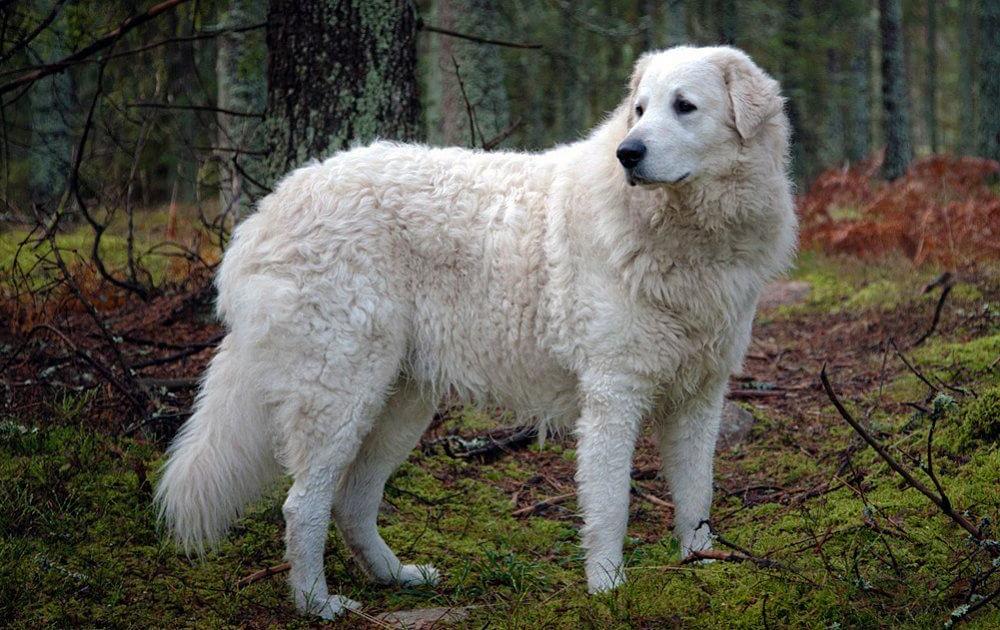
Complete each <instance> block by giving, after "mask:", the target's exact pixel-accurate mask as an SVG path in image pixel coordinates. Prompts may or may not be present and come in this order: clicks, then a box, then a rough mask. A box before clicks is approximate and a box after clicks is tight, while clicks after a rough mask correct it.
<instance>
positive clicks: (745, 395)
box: [729, 389, 788, 400]
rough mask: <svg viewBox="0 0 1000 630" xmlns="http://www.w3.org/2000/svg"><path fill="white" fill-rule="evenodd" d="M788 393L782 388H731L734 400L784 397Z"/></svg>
mask: <svg viewBox="0 0 1000 630" xmlns="http://www.w3.org/2000/svg"><path fill="white" fill-rule="evenodd" d="M787 395H788V393H787V392H786V391H784V390H782V389H734V390H730V392H729V398H730V399H732V400H750V399H753V398H783V397H785V396H787Z"/></svg>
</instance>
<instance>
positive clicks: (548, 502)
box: [511, 490, 576, 518]
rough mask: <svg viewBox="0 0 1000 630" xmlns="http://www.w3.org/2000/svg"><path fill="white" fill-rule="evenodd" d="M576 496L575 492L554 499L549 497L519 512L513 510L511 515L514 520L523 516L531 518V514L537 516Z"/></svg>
mask: <svg viewBox="0 0 1000 630" xmlns="http://www.w3.org/2000/svg"><path fill="white" fill-rule="evenodd" d="M575 496H576V491H575V490H574V491H573V492H567V493H566V494H560V495H557V496H554V497H549V498H548V499H543V500H541V501H539V502H538V503H535V504H533V505H529V506H528V507H523V508H521V509H520V510H514V512H513V513H512V514H511V516H513V517H514V518H521V517H524V516H531V515H532V514H537V513H538V512H541V511H542V510H544V509H545V508H548V507H552V506H553V505H559V504H560V503H565V502H566V501H568V500H569V499H572V498H573V497H575Z"/></svg>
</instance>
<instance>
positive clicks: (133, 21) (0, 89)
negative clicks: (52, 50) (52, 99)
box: [0, 0, 187, 95]
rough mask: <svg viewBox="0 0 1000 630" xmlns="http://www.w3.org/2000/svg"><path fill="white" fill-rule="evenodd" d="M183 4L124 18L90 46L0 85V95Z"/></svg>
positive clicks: (173, 0)
mask: <svg viewBox="0 0 1000 630" xmlns="http://www.w3.org/2000/svg"><path fill="white" fill-rule="evenodd" d="M185 2H187V0H164V2H161V3H159V4H156V5H153V6H152V7H150V8H149V10H147V11H146V12H145V13H139V14H136V15H133V16H130V17H128V18H126V19H125V20H124V21H123V22H122V23H121V24H119V25H118V28H116V29H114V30H113V31H111V32H110V33H108V34H107V35H105V36H104V37H101V38H99V39H97V40H95V41H93V42H91V43H90V45H88V46H85V47H83V48H81V49H80V50H78V51H76V52H75V53H73V54H71V55H69V56H67V57H64V58H63V59H60V60H59V61H56V62H54V63H50V64H46V65H44V66H41V67H39V68H36V69H35V70H32V71H31V72H27V73H25V74H23V75H21V76H20V77H18V78H16V79H14V80H13V81H11V82H9V83H5V84H4V85H0V95H3V94H6V93H7V92H11V91H13V90H16V89H18V88H20V87H23V86H27V85H30V84H32V83H34V82H35V81H37V80H39V79H42V78H44V77H47V76H49V75H51V74H56V73H58V72H62V71H63V70H65V69H66V68H68V67H70V66H72V65H73V64H75V63H78V62H80V61H82V60H84V59H86V58H88V57H90V56H91V55H93V54H94V53H96V52H97V51H99V50H104V49H105V48H107V47H108V46H111V45H112V44H114V43H115V42H117V41H118V40H119V39H121V38H122V36H124V35H125V34H126V33H128V32H129V31H131V30H132V29H134V28H136V27H138V26H141V25H143V24H145V23H146V22H148V21H150V20H152V19H153V18H155V17H157V16H158V15H161V14H163V13H166V12H167V11H170V10H172V9H174V8H175V7H177V6H178V5H180V4H183V3H185Z"/></svg>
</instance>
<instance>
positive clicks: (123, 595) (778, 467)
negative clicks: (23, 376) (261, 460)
mask: <svg viewBox="0 0 1000 630" xmlns="http://www.w3.org/2000/svg"><path fill="white" fill-rule="evenodd" d="M825 264H828V263H825V262H821V261H812V262H809V261H807V262H806V265H804V266H803V267H800V272H799V273H800V274H807V275H808V274H813V275H812V276H810V277H812V278H814V279H815V278H816V277H819V276H820V275H823V274H826V275H827V276H829V277H833V274H831V273H830V272H828V271H825V270H824V267H823V266H824V265H825ZM807 265H813V266H814V267H813V268H812V270H811V271H808V272H806V271H803V269H808V268H809V267H807ZM931 275H933V274H931ZM800 277H803V276H802V275H800ZM873 277H874V276H873ZM873 281H877V279H875V280H873ZM921 281H924V279H921ZM834 284H835V282H834ZM910 284H913V285H914V286H915V285H916V284H919V282H911V283H910ZM838 290H839V289H838ZM822 291H826V289H823V290H822ZM835 293H836V291H834V290H830V291H829V292H828V293H822V292H821V293H820V297H819V298H816V299H822V300H827V301H826V302H825V304H826V305H827V307H831V308H837V307H842V306H843V299H840V298H838V299H840V301H835V300H834V299H833V297H830V296H833V295H834V294H835ZM839 295H841V298H843V297H844V296H847V295H848V293H847V292H843V293H841V294H839ZM900 295H902V296H903V297H902V298H901V299H904V300H910V299H911V297H909V296H911V295H912V293H911V292H909V291H908V290H907V291H903V292H901V293H900ZM823 296H826V297H823ZM972 299H974V298H972ZM818 304H819V303H817V304H813V305H811V306H809V308H820V306H819V305H818ZM995 306H996V305H993V307H994V308H995ZM982 307H983V304H982V303H980V304H978V305H974V306H969V308H970V309H972V308H982ZM986 307H987V308H989V307H990V305H989V304H987V305H986ZM970 312H971V311H970ZM793 315H794V313H792V312H789V313H788V316H790V317H791V316H793ZM990 321H992V322H993V324H990V325H989V326H987V327H986V330H985V331H984V330H983V329H981V328H980V329H977V331H978V332H977V336H970V337H969V338H963V337H962V336H961V334H954V335H950V336H947V337H944V338H942V337H940V336H935V337H932V338H931V339H929V340H928V341H927V342H926V343H925V344H924V345H922V346H921V347H919V348H918V349H915V350H913V351H910V352H909V353H908V355H909V357H910V358H911V359H912V361H913V362H914V364H915V366H916V367H917V368H918V369H919V370H920V371H921V373H922V374H923V376H924V377H925V378H926V379H928V380H929V381H930V382H931V384H932V385H933V388H932V387H928V386H927V385H926V384H925V383H923V381H921V380H920V379H919V378H917V377H916V376H914V375H913V374H910V373H909V372H908V371H904V372H902V373H901V374H900V375H899V376H896V377H894V378H892V379H890V382H888V383H887V384H886V386H885V387H884V388H883V389H882V392H881V394H879V392H878V391H874V390H873V391H869V392H864V393H862V394H856V393H855V394H853V395H847V394H845V395H844V403H845V404H846V405H847V407H848V409H850V410H851V412H852V413H853V414H854V415H855V417H857V418H858V419H860V420H861V421H862V422H863V423H864V424H865V425H866V426H867V427H869V430H870V431H871V432H872V433H873V434H874V435H876V436H877V438H878V439H879V440H880V441H882V442H883V443H884V444H887V445H888V446H889V448H890V452H891V453H893V455H894V456H895V457H896V458H897V459H898V460H899V461H900V462H902V463H903V464H904V465H906V466H907V467H908V468H909V469H911V470H913V471H914V474H915V475H916V476H917V477H918V478H919V479H921V480H922V481H923V482H924V483H925V484H927V485H928V486H932V481H931V480H930V478H929V477H928V475H927V474H926V473H925V472H923V471H921V470H920V467H919V465H918V463H919V464H920V465H924V464H926V449H927V437H928V432H929V431H930V430H931V427H932V425H933V427H934V431H935V434H934V440H933V443H932V446H931V450H932V454H933V459H934V470H935V472H936V474H937V476H938V478H939V480H940V482H941V484H942V485H943V487H944V488H945V489H946V491H947V493H948V496H949V498H950V500H951V501H952V503H953V504H954V505H955V506H956V508H957V509H958V510H960V511H962V512H963V513H965V514H966V516H967V518H968V519H969V520H970V521H972V522H974V523H975V524H977V525H978V526H980V527H982V528H983V531H984V532H986V533H987V535H988V536H990V537H993V538H996V537H997V536H998V534H997V533H996V529H995V526H994V525H992V523H996V522H997V521H998V519H1000V446H998V437H1000V365H998V361H997V357H1000V326H998V325H997V322H998V319H996V318H994V319H992V320H990ZM836 382H838V381H835V383H836ZM903 403H913V404H914V405H915V406H907V405H904V404H903ZM87 404H88V402H87V401H86V400H78V399H69V400H66V399H60V400H56V401H54V402H53V403H52V405H50V412H51V413H48V414H47V417H46V418H45V419H38V420H37V421H31V422H29V421H28V420H24V419H19V418H0V618H3V619H4V620H5V622H6V623H8V624H10V625H11V626H13V627H20V628H35V627H70V626H79V625H86V626H99V627H170V626H176V627H204V628H215V627H243V626H252V627H264V626H282V627H293V628H295V627H315V626H316V624H317V623H318V621H317V620H315V619H304V618H301V617H299V616H297V615H296V613H295V611H294V609H293V607H292V606H291V604H290V602H289V600H288V597H287V593H286V588H285V581H284V579H283V576H272V577H268V578H265V579H261V580H259V581H256V582H254V583H253V584H250V585H248V586H245V587H241V588H240V587H237V582H238V580H239V579H240V578H241V577H244V576H247V575H249V574H251V573H253V572H255V571H258V570H260V569H262V568H265V567H268V566H272V565H276V564H278V563H280V562H281V560H282V549H283V545H282V531H283V528H282V518H281V510H280V505H281V495H282V490H284V489H285V488H286V487H287V485H285V486H282V487H281V488H277V489H276V490H275V491H274V492H273V493H272V494H271V495H270V496H269V497H267V498H265V499H264V500H262V501H260V502H259V503H258V504H257V505H255V506H254V507H253V509H252V510H250V512H249V513H248V514H247V516H245V517H244V518H243V519H241V520H240V521H239V523H238V524H237V525H236V527H234V529H233V531H232V532H231V534H230V536H229V537H228V538H227V539H226V541H225V542H224V543H223V544H222V545H221V547H220V549H218V550H217V551H215V552H213V553H212V554H210V555H209V556H207V557H206V558H204V559H202V560H200V561H196V560H189V559H187V558H185V557H184V556H183V555H181V554H179V553H178V552H177V551H176V550H175V549H174V548H173V547H172V546H171V545H170V544H169V543H167V542H165V541H164V540H163V538H162V536H160V535H159V534H158V532H157V530H156V527H155V522H154V514H153V513H152V508H151V496H150V493H151V490H150V488H151V483H152V482H153V481H155V478H156V474H157V473H156V471H157V469H158V466H159V465H160V464H161V463H162V458H163V454H162V450H161V449H160V447H159V446H157V445H155V444H152V443H147V442H144V441H141V440H133V439H127V438H118V437H111V436H107V435H102V434H98V433H95V432H93V431H92V430H87V429H85V428H82V427H81V426H80V425H81V423H82V422H83V420H84V418H85V417H86V414H87ZM917 408H921V409H923V411H920V410H918V409H917ZM802 412H803V414H806V415H810V414H811V417H818V418H819V420H818V421H817V422H814V423H812V424H810V425H809V426H808V427H805V426H803V425H802V421H801V420H798V419H794V418H788V417H784V416H783V415H781V414H778V413H777V412H772V411H768V412H764V411H761V410H760V409H757V410H756V411H755V416H756V418H757V421H756V423H755V425H754V427H753V429H752V431H751V434H750V436H749V438H748V439H747V441H746V442H745V443H743V444H740V445H739V446H737V447H735V448H734V449H731V450H729V451H725V452H723V453H722V454H720V456H719V464H718V470H719V472H718V474H717V482H718V484H719V486H720V487H721V488H726V489H728V490H729V491H733V492H731V493H727V492H722V491H720V492H717V493H716V500H715V504H714V507H713V515H714V516H713V518H714V521H715V524H714V526H715V528H716V531H717V532H718V533H719V534H720V535H721V536H722V537H724V538H725V539H726V541H728V542H731V543H733V544H735V545H737V546H739V547H740V548H741V549H743V550H745V551H747V552H749V553H750V554H752V555H753V556H754V557H756V558H757V559H758V561H756V562H754V561H744V562H715V563H711V564H700V565H699V564H696V565H682V564H680V563H679V557H678V547H677V544H676V541H674V540H673V539H672V537H671V536H670V535H669V532H668V531H667V530H666V523H668V522H669V516H668V515H667V514H663V513H662V512H657V511H656V509H659V508H656V509H653V508H650V506H649V504H647V503H642V502H641V501H639V499H638V498H635V497H634V498H633V501H632V511H633V522H632V524H631V525H630V534H631V535H632V536H633V537H630V538H629V539H628V541H627V544H626V552H627V555H628V568H627V576H628V582H627V583H626V584H625V585H624V586H623V587H622V588H620V589H618V590H616V591H614V592H612V593H607V594H601V595H596V596H591V595H588V594H587V593H586V583H585V580H584V577H583V562H582V554H581V551H580V548H579V536H578V528H579V525H580V522H579V520H578V519H576V518H566V515H567V514H570V515H571V514H572V513H573V512H575V510H576V504H575V503H574V502H573V501H572V500H569V501H567V502H565V503H564V504H562V505H561V506H560V507H561V508H563V509H561V510H558V511H557V510H553V511H550V512H543V513H541V514H539V515H537V516H532V517H529V518H515V517H514V516H513V514H512V512H513V509H514V508H513V507H512V503H511V494H512V488H518V487H526V486H527V484H529V482H530V480H531V479H532V478H534V476H535V475H536V474H537V473H538V472H539V470H538V469H537V468H535V467H532V465H531V463H530V462H531V459H532V458H520V457H519V458H513V457H503V458H500V459H498V460H497V461H495V462H491V463H488V464H474V463H469V462H466V461H464V460H459V459H454V458H452V457H450V456H448V455H446V454H444V453H438V454H434V455H427V454H422V453H421V452H419V451H415V452H414V453H413V455H412V456H411V458H410V461H409V462H408V463H406V464H405V465H404V466H403V467H402V468H401V469H400V470H399V471H398V472H397V473H396V474H395V475H394V477H393V478H392V479H391V481H390V483H389V487H388V488H387V492H386V499H385V502H384V505H383V510H382V514H381V517H380V525H381V531H382V534H383V536H384V537H385V539H386V540H387V542H388V543H389V545H390V546H391V547H393V548H394V549H395V550H396V551H397V553H398V554H399V556H400V557H401V558H402V559H403V560H404V561H405V562H418V563H432V564H434V565H435V566H436V567H437V568H438V569H439V570H440V571H441V573H442V575H443V581H442V582H441V584H439V585H437V586H435V587H420V588H399V587H387V586H379V585H375V584H372V583H371V582H369V581H368V580H366V579H365V578H364V576H363V575H362V574H361V573H360V572H359V570H358V569H357V568H356V567H355V566H354V565H353V563H352V561H351V560H350V558H349V556H348V553H347V552H346V551H345V549H344V547H343V545H342V544H341V543H340V541H339V539H338V535H337V534H336V531H335V529H333V528H331V532H330V540H329V542H328V547H327V560H326V570H327V576H328V580H329V584H330V588H331V591H333V592H338V593H341V594H344V595H347V596H348V597H351V598H353V599H355V600H358V601H360V602H362V603H363V604H364V612H365V614H368V615H377V614H379V613H383V612H387V611H397V610H406V609H412V608H425V607H457V608H468V609H469V610H468V615H469V616H468V618H467V619H465V620H464V621H462V622H460V624H459V627H490V628H574V629H575V628H660V627H674V626H682V627H700V628H718V627H736V628H756V627H810V628H817V627H818V628H849V627H913V628H923V627H941V626H942V625H944V624H945V623H946V622H948V621H949V619H951V616H952V615H953V614H954V615H956V616H961V614H962V611H963V610H967V609H968V607H970V606H974V605H975V604H976V602H977V601H979V600H978V598H980V597H983V596H986V595H988V594H989V593H991V592H993V591H995V590H997V589H998V588H1000V575H997V574H996V573H993V574H992V575H991V574H990V573H989V572H990V571H991V568H992V567H993V566H994V564H993V563H994V562H995V561H993V560H991V559H990V557H989V556H988V554H987V553H986V552H985V551H983V549H982V548H981V547H979V546H977V545H976V544H974V543H973V541H972V540H971V539H970V536H969V535H968V534H967V533H966V532H965V531H964V530H963V529H961V528H960V527H958V526H956V525H955V523H953V522H952V521H951V520H950V519H948V518H947V517H946V516H944V515H942V514H941V512H940V510H938V509H937V508H936V507H935V506H933V505H932V504H931V503H930V502H929V501H928V500H927V498H925V497H924V496H923V495H921V494H920V493H918V492H916V491H914V490H913V489H910V488H907V487H906V485H905V484H904V483H902V481H901V479H900V478H899V476H898V475H896V473H894V472H893V471H892V470H891V469H890V468H889V467H888V466H887V465H886V464H885V462H883V461H882V460H881V459H880V458H879V457H878V456H877V455H876V454H875V453H874V452H873V451H872V450H871V449H870V448H867V447H866V446H865V445H864V444H863V443H862V442H861V441H860V439H858V437H857V436H856V435H855V434H854V433H853V432H852V431H851V430H850V428H849V427H847V425H846V424H845V423H844V422H843V421H842V420H841V419H840V418H839V416H838V415H837V413H836V411H835V410H834V409H833V408H832V406H824V405H823V404H818V405H813V404H810V407H809V408H808V409H803V410H802ZM816 414H819V415H818V416H817V415H816ZM447 423H448V424H447V425H446V426H445V427H444V428H445V429H447V430H458V431H462V432H470V433H474V432H476V431H479V430H482V429H483V428H485V427H486V426H487V425H488V424H489V423H488V422H487V418H485V417H484V416H483V414H480V413H477V412H472V411H462V412H459V413H453V414H450V416H449V418H448V420H447ZM36 425H38V426H37V428H36ZM532 448H533V450H538V449H537V447H532ZM544 450H545V451H546V452H545V453H539V454H538V457H539V459H541V458H542V456H546V457H550V458H551V457H552V453H554V454H556V455H557V456H558V457H560V458H562V459H564V460H571V459H572V455H573V451H572V442H571V441H570V440H565V439H564V440H551V441H549V442H547V443H546V445H545V447H544ZM549 451H551V453H550V452H549ZM525 460H527V461H528V462H529V463H522V462H524V461H525ZM542 472H544V471H542ZM567 481H568V480H567ZM286 484H287V482H286ZM750 485H753V486H757V485H766V486H772V487H774V488H776V489H778V490H779V491H778V492H772V493H771V494H765V495H762V496H761V497H759V498H757V499H754V500H747V499H745V498H744V496H742V495H741V494H740V493H739V492H734V490H735V489H736V488H738V487H740V486H750ZM651 487H654V486H653V485H647V486H646V489H647V491H648V489H649V488H651ZM656 487H658V488H660V490H659V492H658V494H659V495H660V496H663V497H666V493H665V491H664V490H663V488H662V486H656ZM523 504H524V502H523V500H522V505H523ZM651 509H653V512H654V513H653V516H652V517H650V516H649V511H650V510H651ZM638 510H645V514H646V516H645V517H643V518H637V515H638ZM715 546H716V548H717V549H723V550H725V549H727V548H728V547H727V546H726V544H724V543H723V542H721V541H719V542H717V543H716V545H715ZM365 623H367V622H365V621H364V619H363V618H362V617H360V616H357V615H353V614H352V615H349V616H348V617H346V618H344V619H342V620H339V621H337V622H334V623H333V624H331V625H332V627H340V628H357V627H365ZM963 623H964V624H965V625H966V627H970V628H994V627H998V626H1000V609H998V608H997V607H995V606H993V605H988V606H985V607H983V608H982V609H980V610H977V611H975V612H973V613H971V614H970V615H969V616H968V618H967V619H963Z"/></svg>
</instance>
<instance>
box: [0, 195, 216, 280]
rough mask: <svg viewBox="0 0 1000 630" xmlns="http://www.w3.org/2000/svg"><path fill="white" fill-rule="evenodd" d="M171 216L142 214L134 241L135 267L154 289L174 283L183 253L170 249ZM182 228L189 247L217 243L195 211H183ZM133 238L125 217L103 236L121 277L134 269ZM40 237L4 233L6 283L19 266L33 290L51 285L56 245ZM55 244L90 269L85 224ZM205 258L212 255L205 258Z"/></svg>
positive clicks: (70, 260) (110, 265)
mask: <svg viewBox="0 0 1000 630" xmlns="http://www.w3.org/2000/svg"><path fill="white" fill-rule="evenodd" d="M168 214H169V213H168V211H167V209H166V208H155V209H149V210H143V211H140V212H137V213H136V217H135V223H134V235H135V236H134V240H133V251H134V258H135V262H136V265H137V267H138V268H139V269H141V270H143V271H144V272H145V273H148V274H149V279H150V280H151V282H152V283H153V285H159V284H160V283H162V282H163V281H164V280H166V279H169V276H170V275H171V274H170V263H171V260H172V259H173V258H174V257H175V256H176V255H178V254H180V253H181V250H180V249H178V248H177V247H174V246H171V245H166V244H165V243H166V242H167V241H168V239H167V238H166V225H167V222H168ZM177 223H178V233H179V234H180V235H181V236H180V237H178V238H177V239H176V240H178V241H181V242H185V243H186V244H187V245H188V246H192V245H194V244H195V243H202V242H204V243H209V242H211V238H208V237H207V236H208V235H207V234H205V233H204V228H203V227H201V226H200V225H199V223H198V219H197V213H196V211H195V210H194V209H193V208H189V207H185V208H183V209H182V210H181V211H180V212H179V216H178V220H177ZM199 233H200V234H199ZM127 234H128V230H127V226H126V223H125V218H124V217H123V216H121V215H119V216H116V217H115V218H114V219H113V220H112V222H111V223H110V225H109V226H108V228H107V230H106V231H105V232H104V234H103V235H102V236H101V243H100V247H99V249H98V254H99V256H100V258H101V261H102V262H103V263H104V266H105V267H106V268H107V270H108V271H109V272H110V273H114V274H121V273H123V272H124V271H125V270H127V269H128V239H127V237H126V235H127ZM40 235H41V231H36V232H35V233H30V232H28V231H27V230H25V229H22V228H16V229H2V228H0V282H8V281H9V280H8V278H9V276H10V274H11V273H13V270H14V265H15V261H16V263H17V267H18V269H19V270H20V271H19V273H26V274H28V276H29V280H30V284H31V286H32V287H38V286H43V285H44V284H46V283H47V282H48V281H50V280H51V277H52V275H53V274H58V270H57V268H56V267H54V266H53V264H54V261H53V258H52V253H51V252H52V246H51V244H50V243H49V242H48V241H42V242H41V243H39V242H37V240H33V239H37V238H38V237H39V236H40ZM55 241H56V245H57V246H58V248H59V250H60V252H61V254H62V257H63V260H64V262H65V263H66V264H67V265H68V266H70V267H74V266H76V265H78V264H80V263H82V264H86V265H89V264H90V262H91V260H92V250H93V243H94V231H93V229H91V227H90V226H89V225H88V224H86V223H81V224H79V225H75V226H68V227H64V228H62V229H61V230H60V231H59V233H57V234H56V237H55ZM196 249H197V247H196ZM203 255H209V254H206V253H203ZM40 261H42V262H44V261H49V262H50V263H52V264H48V265H39V262H40ZM145 273H144V274H143V275H145Z"/></svg>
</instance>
